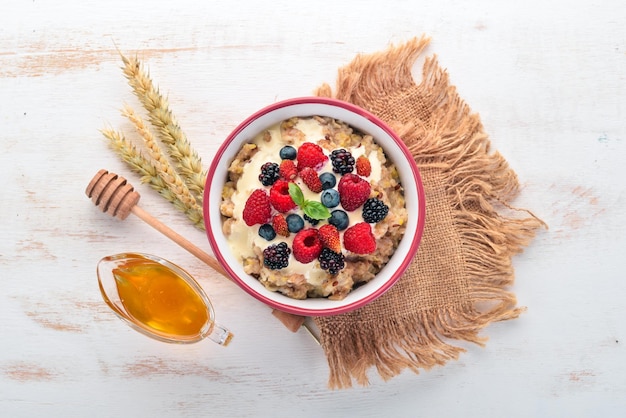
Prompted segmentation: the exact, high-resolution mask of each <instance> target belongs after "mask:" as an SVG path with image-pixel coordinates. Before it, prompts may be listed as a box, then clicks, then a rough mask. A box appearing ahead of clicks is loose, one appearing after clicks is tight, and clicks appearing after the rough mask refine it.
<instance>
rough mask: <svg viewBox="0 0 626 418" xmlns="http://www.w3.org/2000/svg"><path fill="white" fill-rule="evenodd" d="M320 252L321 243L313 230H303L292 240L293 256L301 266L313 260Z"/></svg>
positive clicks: (315, 230)
mask: <svg viewBox="0 0 626 418" xmlns="http://www.w3.org/2000/svg"><path fill="white" fill-rule="evenodd" d="M321 252H322V242H321V241H320V239H319V236H318V233H317V229H315V228H308V229H303V230H302V231H300V232H298V233H297V234H296V237H295V238H294V239H293V256H294V257H295V259H296V260H298V261H299V262H301V263H303V264H307V263H310V262H311V261H313V260H315V259H316V258H317V257H318V256H319V255H320V253H321Z"/></svg>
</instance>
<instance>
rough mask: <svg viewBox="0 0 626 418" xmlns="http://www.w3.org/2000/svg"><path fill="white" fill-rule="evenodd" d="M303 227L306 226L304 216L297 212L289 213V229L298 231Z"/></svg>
mask: <svg viewBox="0 0 626 418" xmlns="http://www.w3.org/2000/svg"><path fill="white" fill-rule="evenodd" d="M302 228H304V219H302V216H300V215H298V214H295V213H292V214H290V215H287V229H289V232H298V231H300V230H301V229H302Z"/></svg>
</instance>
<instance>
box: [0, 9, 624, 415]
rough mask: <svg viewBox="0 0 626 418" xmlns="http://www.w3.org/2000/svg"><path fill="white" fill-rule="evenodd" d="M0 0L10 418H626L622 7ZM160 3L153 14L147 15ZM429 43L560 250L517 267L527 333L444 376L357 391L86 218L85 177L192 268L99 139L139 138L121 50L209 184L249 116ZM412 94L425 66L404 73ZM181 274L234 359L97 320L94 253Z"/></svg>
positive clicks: (132, 242)
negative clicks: (397, 51)
mask: <svg viewBox="0 0 626 418" xmlns="http://www.w3.org/2000/svg"><path fill="white" fill-rule="evenodd" d="M58 3H59V2H43V1H39V0H35V1H31V2H26V1H23V2H9V5H5V6H4V8H3V13H1V14H0V97H2V98H3V100H2V101H0V121H1V122H2V131H1V132H2V133H1V134H0V136H1V140H0V170H1V172H2V174H3V177H4V179H5V181H4V186H3V196H2V203H0V219H1V223H0V227H1V228H2V230H1V233H2V239H1V240H0V284H1V285H2V292H0V315H1V317H2V328H1V329H2V331H3V338H2V342H3V348H2V350H0V410H1V411H2V413H1V414H0V415H3V416H11V417H22V416H23V417H32V416H43V415H46V416H102V417H109V416H114V415H120V416H137V417H142V416H150V417H173V416H233V417H248V416H254V417H257V416H262V417H265V416H267V417H293V416H299V417H300V416H301V417H318V416H326V417H344V416H389V417H413V416H514V417H517V416H519V417H526V416H603V417H618V416H622V414H623V411H624V408H625V407H626V398H625V397H624V393H626V374H625V373H624V372H623V369H624V367H625V366H626V348H625V346H626V325H625V324H626V321H624V318H625V315H626V309H625V308H624V306H625V305H624V301H625V300H626V281H625V280H624V271H626V258H625V257H624V256H623V251H624V250H623V249H624V248H625V247H626V230H625V228H626V227H625V225H626V211H625V210H624V205H625V203H626V202H625V199H626V186H625V185H624V181H623V179H624V175H625V174H626V171H625V170H626V169H625V168H624V167H625V166H624V156H625V155H626V122H625V120H626V117H625V116H626V79H625V74H626V27H625V26H624V21H625V19H626V9H625V8H624V7H623V5H622V3H621V2H619V1H615V0H611V1H606V2H603V3H601V4H599V3H594V2H582V1H580V2H571V1H569V2H566V1H562V0H558V1H553V2H546V1H538V0H529V1H527V2H522V3H519V2H516V3H512V2H500V3H496V2H491V1H487V0H481V1H477V2H472V3H471V5H470V4H468V3H467V2H462V1H458V0H452V1H448V2H434V3H433V2H430V3H424V2H408V1H401V0H390V1H387V2H382V1H369V0H368V1H362V2H358V3H356V2H336V1H327V0H321V1H318V2H317V3H316V4H315V5H312V4H311V3H304V2H294V1H283V0H277V1H275V2H273V3H271V5H270V4H264V3H257V2H253V1H249V0H248V1H241V0H240V1H211V2H199V1H191V0H183V1H180V2H169V3H165V2H158V3H157V2H149V1H145V0H137V1H133V2H128V1H126V0H124V1H122V0H113V1H108V2H85V1H81V2H79V1H71V0H68V1H65V2H63V4H62V5H59V4H58ZM155 3H156V4H155ZM422 33H426V34H427V35H429V36H431V37H432V44H431V46H430V48H429V50H428V54H437V56H438V58H439V60H440V62H441V64H442V66H444V67H445V68H447V69H448V71H449V73H450V77H451V81H452V83H453V84H455V85H456V86H457V88H458V90H459V92H460V94H461V96H462V97H463V98H464V99H465V100H466V101H467V103H468V104H469V105H470V106H471V107H472V109H473V110H474V111H476V112H479V113H480V115H481V118H482V121H483V124H484V126H485V130H486V131H487V132H488V133H489V134H490V136H491V139H492V141H493V147H494V149H495V150H497V151H499V152H500V153H502V154H503V155H504V156H505V157H506V158H507V160H508V161H509V163H510V164H511V166H512V167H513V168H514V169H515V170H516V171H517V174H518V175H519V178H520V181H521V184H522V193H521V195H520V196H519V198H518V199H517V201H516V202H514V204H515V205H516V206H519V207H524V208H529V209H531V210H532V211H533V212H534V213H536V214H537V215H538V216H539V217H541V218H542V219H543V220H544V221H546V222H547V223H548V225H549V226H550V229H549V230H548V231H546V232H542V233H541V234H540V235H539V236H538V237H537V239H536V240H535V241H534V242H533V244H532V245H531V246H530V247H529V248H528V249H527V250H526V251H525V252H524V253H523V254H521V255H520V256H518V257H516V258H515V260H514V266H515V269H516V283H515V286H514V287H513V289H512V290H513V291H514V292H515V293H516V294H517V296H518V299H519V302H520V304H521V305H523V306H527V307H528V311H527V312H526V313H525V314H524V315H522V317H521V318H519V319H518V320H515V321H511V322H504V323H498V324H496V325H494V326H491V327H489V328H488V329H487V330H486V332H485V336H488V337H490V340H489V341H488V343H487V346H486V348H484V349H481V348H478V347H473V346H468V347H467V348H468V352H467V353H466V354H464V355H462V356H461V358H460V359H459V360H458V361H457V362H454V363H450V364H448V365H446V366H445V367H441V368H437V369H433V370H431V371H428V372H423V373H421V374H419V375H415V374H413V373H408V372H407V373H404V374H402V375H401V376H399V377H397V378H395V379H393V380H391V381H389V382H382V381H381V380H380V379H378V378H377V376H376V374H375V373H372V374H371V380H372V385H371V386H369V387H366V388H354V389H351V390H348V391H329V390H328V389H327V388H326V382H327V378H328V366H327V364H326V360H325V358H324V355H323V352H322V351H321V349H320V348H319V346H317V345H316V344H315V343H314V342H313V340H312V339H311V338H310V337H309V336H308V335H307V334H306V333H304V332H299V333H296V334H292V333H290V332H289V331H287V330H285V328H284V326H283V325H282V324H280V322H278V321H276V320H275V319H274V318H272V317H271V316H270V315H269V314H268V309H267V307H266V306H264V305H262V304H260V303H259V302H257V301H256V300H254V299H252V298H251V297H249V296H248V295H246V294H245V293H244V292H242V291H241V290H239V289H238V288H237V287H236V286H235V285H234V284H232V283H230V282H226V281H224V280H222V279H221V278H220V277H219V275H218V274H217V273H215V272H213V271H211V270H210V269H208V268H207V267H206V266H205V265H204V264H203V263H202V262H201V261H199V260H197V259H195V257H193V256H192V255H190V254H189V253H187V252H186V251H185V250H184V249H182V248H180V247H178V246H177V245H176V244H174V243H172V242H170V241H168V240H167V239H165V238H163V237H162V236H161V235H160V234H159V233H158V232H157V231H154V230H152V229H151V228H147V227H146V225H145V224H143V223H142V222H140V221H139V220H136V219H135V220H133V217H129V218H128V219H127V220H125V221H123V222H122V221H119V220H116V219H113V218H110V217H108V216H106V215H104V214H102V213H100V212H99V211H98V210H97V209H95V208H94V207H93V204H92V203H91V202H90V201H89V200H88V199H87V198H86V197H85V196H84V188H85V185H86V184H87V183H88V182H89V180H90V178H91V176H93V174H94V172H95V170H97V169H98V168H101V167H102V168H106V169H107V170H110V171H112V172H116V173H120V174H121V175H124V176H126V177H127V178H128V179H129V180H130V181H132V182H133V183H134V185H135V186H136V187H137V189H138V190H139V191H140V193H141V195H142V200H141V202H142V207H144V208H146V209H147V210H149V211H150V213H151V214H153V215H154V216H155V217H157V218H158V219H161V220H162V221H163V222H164V223H166V224H167V225H169V226H170V227H172V228H173V229H174V230H176V231H177V232H178V233H180V234H181V235H182V236H184V237H186V238H187V239H189V240H190V241H192V242H193V243H194V244H195V245H197V246H198V247H200V248H202V249H204V250H205V251H207V252H210V248H209V245H208V242H207V240H206V238H205V236H204V234H203V233H202V232H200V231H198V230H197V229H195V228H194V227H192V226H191V225H190V224H189V222H188V221H187V219H186V218H185V217H184V215H182V214H179V213H177V212H176V211H175V210H174V209H173V208H172V207H171V206H170V205H169V204H168V203H167V202H165V201H163V199H161V198H160V197H158V196H156V195H155V194H154V193H153V192H152V191H151V190H149V189H148V188H147V187H146V186H143V185H139V181H138V179H137V178H136V177H133V174H132V173H130V172H129V170H128V168H127V167H126V166H124V165H123V163H121V162H120V161H119V160H118V159H117V157H116V156H115V155H114V154H113V153H112V152H111V150H109V149H108V147H107V145H106V142H105V140H104V138H103V137H102V136H101V135H100V133H99V132H98V131H99V129H102V128H105V127H114V128H116V129H121V130H123V131H125V132H128V133H132V127H131V125H130V124H129V123H128V122H126V121H125V120H124V119H123V118H122V116H121V115H120V109H121V108H122V106H123V104H124V103H128V104H130V105H131V106H134V107H137V108H138V104H137V102H136V100H135V99H134V97H133V96H132V95H131V92H130V88H129V87H128V86H127V85H126V84H125V80H124V78H123V75H122V72H121V69H120V66H121V61H120V60H119V55H118V52H117V51H118V49H119V50H121V51H124V52H125V53H126V54H137V56H138V57H139V58H140V59H141V60H142V61H143V62H144V63H145V64H146V65H147V66H148V67H149V69H150V72H151V74H152V77H153V79H154V80H155V82H156V83H157V84H158V85H159V87H160V88H161V90H162V91H163V92H164V93H166V94H167V96H168V98H169V101H170V105H171V108H172V109H173V111H174V112H175V114H176V116H178V119H179V122H180V125H181V126H182V127H183V129H184V130H185V132H186V134H187V136H188V138H189V139H190V141H191V142H192V144H194V146H195V147H196V148H197V150H198V151H199V153H200V155H201V156H202V157H203V160H204V164H205V165H206V166H208V164H209V163H210V160H211V156H212V155H213V154H214V153H215V151H216V150H217V148H218V147H219V145H220V144H221V142H222V140H223V139H224V138H225V137H226V136H227V135H228V133H229V132H230V131H231V130H232V129H233V128H234V127H235V126H236V125H237V124H238V123H239V122H240V121H241V120H243V119H244V118H245V117H247V116H248V115H250V114H251V113H252V112H254V111H256V110H257V109H259V108H261V107H263V106H265V105H267V104H269V103H272V102H274V101H276V100H281V99H286V98H289V97H295V96H301V95H308V94H311V92H312V91H313V90H314V88H315V87H317V86H318V85H319V84H321V83H323V82H329V83H330V84H332V82H333V81H334V79H335V75H336V71H337V69H338V68H339V67H341V66H343V65H345V64H347V63H348V62H349V61H350V60H351V59H352V58H353V57H354V56H355V55H356V54H358V53H369V52H374V51H378V50H380V49H383V48H384V47H386V46H387V45H388V44H389V43H400V42H403V41H405V40H407V39H409V38H412V37H414V36H419V35H421V34H422ZM414 73H415V76H416V78H419V74H420V70H419V67H418V66H416V68H415V72H414ZM125 251H141V252H147V253H153V254H157V255H161V256H164V257H166V258H168V259H170V260H172V261H174V262H175V263H177V264H179V265H181V266H183V267H184V268H185V269H187V270H188V271H189V272H190V273H191V274H193V275H194V276H195V277H196V278H197V279H198V281H199V282H200V284H201V285H202V286H203V287H204V288H205V289H206V291H207V293H208V294H209V295H210V297H211V298H212V300H213V302H214V304H215V309H216V312H217V319H218V321H219V322H220V323H223V324H224V325H226V326H228V327H229V328H230V329H231V330H233V332H234V333H235V339H234V340H233V343H232V344H231V345H230V346H228V347H227V348H224V347H220V346H217V345H215V344H211V343H208V342H207V343H200V344H195V345H191V346H177V345H168V344H162V343H158V342H156V341H152V340H150V339H148V338H146V337H144V336H142V335H140V334H138V333H136V332H134V331H132V330H131V329H130V328H128V327H126V326H125V325H124V324H123V323H121V322H120V321H119V320H118V319H117V318H115V317H114V315H113V313H112V312H110V311H109V310H108V309H107V308H106V306H105V305H104V303H103V302H102V300H101V298H100V294H99V290H98V287H97V282H96V277H95V267H96V263H97V262H98V260H99V259H100V258H102V257H103V256H105V255H109V254H114V253H118V252H125Z"/></svg>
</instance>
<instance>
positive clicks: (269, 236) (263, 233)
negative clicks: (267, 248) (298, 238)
mask: <svg viewBox="0 0 626 418" xmlns="http://www.w3.org/2000/svg"><path fill="white" fill-rule="evenodd" d="M259 236H260V237H261V238H263V239H266V240H267V241H271V240H273V239H274V238H276V231H274V228H272V225H270V224H263V225H261V227H260V228H259Z"/></svg>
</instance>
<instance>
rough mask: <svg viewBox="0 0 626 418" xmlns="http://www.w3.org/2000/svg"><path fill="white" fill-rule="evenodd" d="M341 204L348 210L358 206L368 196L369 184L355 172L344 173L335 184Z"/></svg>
mask: <svg viewBox="0 0 626 418" xmlns="http://www.w3.org/2000/svg"><path fill="white" fill-rule="evenodd" d="M337 190H338V191H339V199H340V201H341V206H343V208H344V209H345V210H347V211H348V212H351V211H353V210H355V209H357V208H359V207H360V206H361V205H362V204H363V203H365V201H366V200H367V198H368V197H369V196H370V191H371V186H370V184H369V183H368V182H367V181H365V180H363V179H362V178H361V177H359V176H357V175H356V174H346V175H345V176H343V177H342V178H341V180H339V185H338V186H337Z"/></svg>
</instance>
